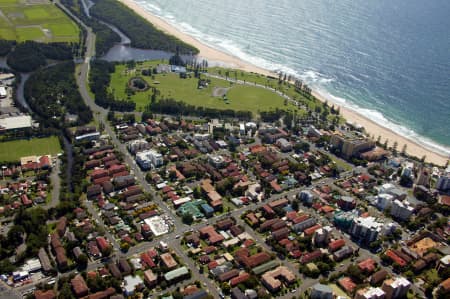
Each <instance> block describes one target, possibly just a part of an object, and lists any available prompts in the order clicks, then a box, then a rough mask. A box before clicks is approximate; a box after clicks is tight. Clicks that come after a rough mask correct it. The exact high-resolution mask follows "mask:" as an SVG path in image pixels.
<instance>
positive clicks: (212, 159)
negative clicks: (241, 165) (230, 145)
mask: <svg viewBox="0 0 450 299" xmlns="http://www.w3.org/2000/svg"><path fill="white" fill-rule="evenodd" d="M208 162H209V164H211V165H212V166H214V167H216V168H221V167H222V166H223V165H224V163H225V159H224V158H223V157H222V156H220V155H208Z"/></svg>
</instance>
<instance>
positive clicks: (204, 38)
mask: <svg viewBox="0 0 450 299" xmlns="http://www.w3.org/2000/svg"><path fill="white" fill-rule="evenodd" d="M135 2H136V3H137V4H138V5H139V6H141V7H143V8H144V9H145V10H147V11H149V12H151V13H152V14H154V15H156V16H158V17H160V18H161V19H163V20H164V21H166V22H168V23H169V24H170V25H172V26H174V27H175V28H177V29H178V30H180V31H181V32H183V33H186V34H188V35H190V36H191V37H193V38H195V39H197V40H198V41H200V42H202V43H204V44H206V45H208V46H210V47H212V48H215V49H217V50H220V51H224V52H226V53H227V54H230V55H233V56H235V57H237V58H239V59H241V60H243V61H245V62H248V63H251V64H253V65H255V66H258V67H261V68H263V69H267V70H269V71H274V72H280V71H281V72H283V73H287V74H290V75H293V76H295V77H297V78H300V79H301V80H303V81H304V82H305V83H307V84H308V85H310V86H311V87H312V88H313V89H314V90H316V92H317V93H318V94H320V95H321V96H323V97H324V98H326V99H329V100H330V101H331V102H334V103H336V104H338V105H342V106H344V107H346V108H347V109H351V110H352V111H355V112H356V113H358V114H360V115H362V116H363V117H367V118H368V119H370V120H372V121H374V122H375V123H377V124H379V125H381V126H383V127H385V128H388V129H390V130H392V131H394V132H395V133H397V134H399V135H401V136H404V137H405V138H408V139H409V140H411V141H413V142H416V143H418V144H420V145H422V146H424V147H426V148H428V149H430V150H432V151H435V152H438V153H443V154H445V155H449V156H450V148H448V147H446V146H444V145H441V144H438V143H436V142H434V141H432V140H430V139H429V138H426V137H423V136H421V135H419V134H418V133H416V132H415V131H414V130H412V129H409V128H406V127H404V126H402V125H399V124H397V123H395V122H393V121H391V120H388V119H387V118H386V117H385V116H384V115H383V114H382V113H380V112H379V111H376V110H372V109H367V108H362V107H359V106H358V105H356V104H354V103H351V102H350V101H347V100H346V99H344V98H341V97H337V96H335V95H332V94H331V93H329V92H328V91H327V85H328V84H329V83H331V82H333V81H334V80H335V79H334V78H329V77H327V76H326V75H325V74H322V73H320V72H318V71H316V70H305V71H303V72H297V71H295V70H294V69H292V68H290V67H288V66H286V65H283V64H279V63H274V62H270V61H268V60H266V59H264V58H261V57H257V56H253V55H250V54H248V53H247V52H245V50H243V49H245V46H243V45H239V44H237V43H236V42H234V41H231V40H229V39H224V38H221V37H216V36H213V35H210V34H205V33H203V32H201V31H200V30H198V29H197V28H194V27H193V26H192V25H191V24H188V23H186V22H178V21H177V20H176V18H175V17H174V16H173V15H171V14H167V13H163V11H162V9H161V8H160V7H158V6H157V5H154V4H151V3H149V2H146V1H135ZM358 53H359V54H360V55H363V56H364V55H370V54H367V53H364V52H358ZM218 64H220V63H219V62H217V63H216V65H218ZM352 77H353V79H355V80H357V81H361V79H359V78H356V77H354V76H352Z"/></svg>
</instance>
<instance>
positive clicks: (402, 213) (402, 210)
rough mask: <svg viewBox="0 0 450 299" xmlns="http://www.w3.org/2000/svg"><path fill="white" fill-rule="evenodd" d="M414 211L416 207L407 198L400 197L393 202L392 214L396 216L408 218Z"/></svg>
mask: <svg viewBox="0 0 450 299" xmlns="http://www.w3.org/2000/svg"><path fill="white" fill-rule="evenodd" d="M413 212H414V208H413V207H412V206H411V205H410V203H409V202H408V201H407V200H404V201H400V200H398V199H396V200H394V201H393V202H392V206H391V215H392V216H393V217H395V218H399V219H402V220H407V219H409V217H411V215H412V213H413Z"/></svg>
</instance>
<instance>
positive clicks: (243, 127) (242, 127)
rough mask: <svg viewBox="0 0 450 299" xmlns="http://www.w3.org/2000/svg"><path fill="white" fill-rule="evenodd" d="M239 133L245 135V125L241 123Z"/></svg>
mask: <svg viewBox="0 0 450 299" xmlns="http://www.w3.org/2000/svg"><path fill="white" fill-rule="evenodd" d="M239 134H240V135H241V136H244V135H245V125H244V124H243V123H242V124H239Z"/></svg>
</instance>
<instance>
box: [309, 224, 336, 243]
mask: <svg viewBox="0 0 450 299" xmlns="http://www.w3.org/2000/svg"><path fill="white" fill-rule="evenodd" d="M332 230H333V229H332V228H331V227H330V226H324V227H321V228H319V229H318V230H316V231H315V232H314V237H313V242H314V244H315V245H316V246H320V245H325V243H327V241H328V237H329V236H330V234H331V232H332Z"/></svg>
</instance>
